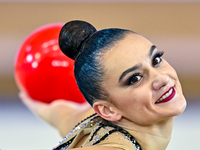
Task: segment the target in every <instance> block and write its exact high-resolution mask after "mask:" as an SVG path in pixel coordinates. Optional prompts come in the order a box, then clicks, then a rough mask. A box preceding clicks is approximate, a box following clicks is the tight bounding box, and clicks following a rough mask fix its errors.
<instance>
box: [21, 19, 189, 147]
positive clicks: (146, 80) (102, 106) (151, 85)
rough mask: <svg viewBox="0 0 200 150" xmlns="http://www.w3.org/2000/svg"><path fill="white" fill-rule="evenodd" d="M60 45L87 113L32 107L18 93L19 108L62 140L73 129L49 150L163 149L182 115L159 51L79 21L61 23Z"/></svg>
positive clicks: (58, 105) (133, 36)
mask: <svg viewBox="0 0 200 150" xmlns="http://www.w3.org/2000/svg"><path fill="white" fill-rule="evenodd" d="M59 45H60V48H61V50H62V51H63V53H64V54H66V55H67V56H68V57H70V58H72V59H74V60H75V69H74V73H75V77H76V81H77V84H78V87H79V89H80V91H81V92H82V94H83V95H84V97H85V98H86V100H87V101H88V103H89V104H90V105H91V106H92V108H89V109H85V110H79V111H76V110H77V109H76V108H75V107H73V106H74V105H73V106H72V105H71V104H69V102H64V101H55V102H53V103H52V104H50V106H49V105H47V104H41V103H39V102H38V104H31V103H32V102H31V100H28V99H30V98H28V96H27V95H26V94H25V93H23V92H22V93H21V96H22V99H23V100H24V102H25V103H26V104H27V105H28V106H29V107H30V108H31V109H33V111H34V112H36V113H37V114H39V115H41V117H42V118H43V119H44V120H46V121H47V122H49V123H51V124H52V125H54V126H55V127H56V128H58V130H59V131H60V133H61V135H63V136H64V135H65V134H67V132H70V130H71V129H72V128H73V130H72V131H71V132H70V133H69V134H68V135H67V136H66V137H65V138H64V139H63V141H61V142H60V144H59V145H58V146H56V147H55V148H54V150H64V149H72V148H76V150H79V149H81V150H84V149H86V150H90V149H92V150H100V149H105V150H107V149H108V150H112V149H113V150H120V149H123V150H134V149H138V150H140V149H143V150H165V149H166V147H167V145H168V143H169V141H170V138H171V131H172V127H173V118H174V116H177V115H179V114H181V113H182V112H183V111H184V109H185V107H186V100H185V98H184V96H183V93H182V88H181V85H180V82H179V79H178V76H177V74H176V71H175V70H174V69H173V68H172V67H171V66H170V65H169V64H168V63H167V61H165V60H164V59H163V58H162V55H163V54H164V53H163V52H162V51H159V50H158V49H157V48H156V46H155V45H154V44H152V43H151V42H150V41H149V40H148V39H146V38H145V37H143V36H141V35H140V34H138V33H135V32H133V31H130V30H124V29H116V28H110V29H104V30H99V31H97V30H96V29H95V28H94V27H93V26H92V25H91V24H89V23H87V22H84V21H71V22H68V23H66V24H65V25H64V26H63V28H62V30H61V32H60V36H59ZM33 105H35V106H33ZM93 113H94V114H93ZM88 116H89V117H88ZM85 117H88V118H87V119H84V118H85ZM82 119H84V120H82ZM81 120H82V121H81ZM78 121H79V122H80V121H81V122H80V123H79V124H78V125H76V123H77V122H78Z"/></svg>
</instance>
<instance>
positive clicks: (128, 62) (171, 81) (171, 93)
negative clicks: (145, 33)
mask: <svg viewBox="0 0 200 150" xmlns="http://www.w3.org/2000/svg"><path fill="white" fill-rule="evenodd" d="M162 54H163V53H162V52H159V51H158V50H157V48H156V47H155V46H154V45H153V44H152V43H151V42H150V41H148V40H147V39H146V38H144V37H142V36H141V35H138V34H134V33H130V34H127V35H126V36H125V38H124V39H123V40H120V41H118V42H117V43H116V45H115V46H114V47H113V48H111V49H110V50H107V51H106V52H105V53H104V54H103V60H104V61H103V65H104V67H105V77H106V78H105V81H104V83H103V88H105V89H106V90H107V91H108V93H109V101H110V102H111V103H112V105H114V107H115V108H116V109H117V111H118V112H119V113H120V114H121V115H122V118H123V119H126V120H129V121H131V122H133V123H135V124H139V125H150V124H154V123H157V122H159V121H162V120H165V119H168V118H170V117H173V116H176V115H179V114H181V113H182V112H183V111H184V109H185V107H186V101H185V98H184V96H183V94H182V88H181V85H180V82H179V80H178V77H177V74H176V71H175V70H174V69H173V68H172V67H171V66H170V65H169V64H168V63H167V62H166V61H165V60H164V59H163V58H162Z"/></svg>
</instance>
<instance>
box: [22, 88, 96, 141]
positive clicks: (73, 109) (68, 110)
mask: <svg viewBox="0 0 200 150" xmlns="http://www.w3.org/2000/svg"><path fill="white" fill-rule="evenodd" d="M19 96H20V98H21V100H22V102H23V103H24V104H25V105H26V106H27V107H28V108H29V109H30V110H31V111H32V112H33V113H34V114H35V115H37V116H38V117H40V118H41V119H43V120H44V121H45V122H47V123H48V124H50V125H52V126H54V127H55V128H57V129H58V131H59V132H60V134H61V136H63V137H64V136H66V135H67V134H68V133H69V132H70V131H71V130H72V129H73V128H74V126H75V125H77V124H78V123H79V122H80V121H81V120H83V119H85V118H86V117H88V116H90V115H91V114H93V113H94V110H93V109H92V108H91V107H90V105H89V104H87V103H86V104H78V103H74V102H70V101H65V100H56V101H53V102H52V103H50V104H46V103H43V102H39V101H35V100H33V99H31V98H30V97H29V96H28V95H27V93H26V92H24V91H21V92H20V94H19Z"/></svg>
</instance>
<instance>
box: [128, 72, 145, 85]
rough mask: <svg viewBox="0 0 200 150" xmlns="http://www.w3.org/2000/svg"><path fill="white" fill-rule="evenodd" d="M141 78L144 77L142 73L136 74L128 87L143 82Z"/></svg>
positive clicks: (131, 78)
mask: <svg viewBox="0 0 200 150" xmlns="http://www.w3.org/2000/svg"><path fill="white" fill-rule="evenodd" d="M141 78H142V76H141V74H140V73H135V74H133V75H132V76H131V77H130V78H129V79H128V82H127V85H133V84H136V83H137V82H139V81H140V80H141Z"/></svg>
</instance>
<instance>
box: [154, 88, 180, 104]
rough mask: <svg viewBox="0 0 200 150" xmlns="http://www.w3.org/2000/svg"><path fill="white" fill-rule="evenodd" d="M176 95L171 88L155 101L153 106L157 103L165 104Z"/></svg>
mask: <svg viewBox="0 0 200 150" xmlns="http://www.w3.org/2000/svg"><path fill="white" fill-rule="evenodd" d="M175 94H176V91H175V89H174V87H171V88H170V89H169V90H168V91H167V92H165V93H164V94H163V95H162V96H161V97H160V98H159V99H158V100H157V101H156V103H155V104H158V103H165V102H168V101H170V100H171V99H172V98H173V97H174V95H175Z"/></svg>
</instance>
